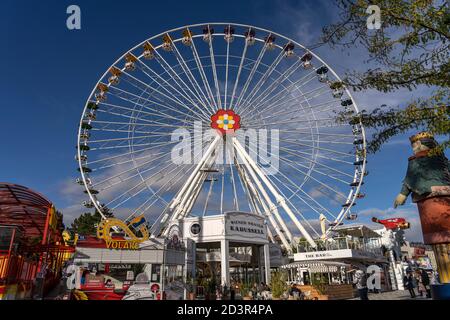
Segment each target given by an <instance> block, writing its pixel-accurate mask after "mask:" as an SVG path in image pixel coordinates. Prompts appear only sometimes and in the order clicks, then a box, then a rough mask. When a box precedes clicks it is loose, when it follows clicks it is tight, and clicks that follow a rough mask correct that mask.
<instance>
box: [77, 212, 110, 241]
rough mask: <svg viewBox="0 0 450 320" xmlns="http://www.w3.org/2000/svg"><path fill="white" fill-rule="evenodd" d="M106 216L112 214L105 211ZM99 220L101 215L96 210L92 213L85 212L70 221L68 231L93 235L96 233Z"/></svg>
mask: <svg viewBox="0 0 450 320" xmlns="http://www.w3.org/2000/svg"><path fill="white" fill-rule="evenodd" d="M106 216H107V217H112V214H110V213H109V212H107V213H106ZM101 220H102V216H101V215H100V213H99V212H98V210H95V212H94V213H90V212H85V213H83V214H82V215H81V216H79V217H78V218H76V219H75V220H74V221H73V222H72V224H71V228H70V229H71V230H70V231H71V232H72V233H78V234H79V235H84V236H93V235H95V234H96V233H97V225H98V223H99V222H100V221H101Z"/></svg>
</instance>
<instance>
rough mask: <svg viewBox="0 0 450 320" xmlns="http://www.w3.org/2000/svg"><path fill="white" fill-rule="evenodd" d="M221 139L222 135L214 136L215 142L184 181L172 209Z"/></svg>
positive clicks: (171, 206)
mask: <svg viewBox="0 0 450 320" xmlns="http://www.w3.org/2000/svg"><path fill="white" fill-rule="evenodd" d="M220 140H221V137H220V136H219V135H217V136H216V137H215V138H214V140H213V142H212V143H211V145H210V146H209V147H208V149H207V150H206V152H205V154H204V155H203V157H202V158H201V159H200V161H199V163H198V164H197V166H196V167H195V169H194V171H192V173H191V175H190V176H189V178H188V179H187V180H186V182H185V183H184V185H183V187H182V188H181V190H180V192H178V194H177V196H176V197H175V198H174V199H173V201H172V204H171V205H170V207H169V208H170V209H171V210H173V209H174V208H175V207H176V206H177V205H178V204H179V203H180V200H181V198H182V197H183V195H184V193H185V191H186V189H188V188H189V187H190V186H191V182H192V180H194V178H195V176H196V175H197V174H198V173H199V172H200V169H201V168H202V166H203V165H204V164H205V162H206V161H207V160H208V158H209V157H210V156H211V154H212V153H213V151H214V150H215V149H216V146H217V144H218V143H219V141H220Z"/></svg>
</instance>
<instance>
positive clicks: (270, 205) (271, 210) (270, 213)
mask: <svg viewBox="0 0 450 320" xmlns="http://www.w3.org/2000/svg"><path fill="white" fill-rule="evenodd" d="M233 139H235V138H233ZM234 141H236V140H234ZM236 151H237V152H238V154H239V155H240V156H241V158H242V159H243V161H244V165H245V166H246V168H247V170H248V172H249V173H250V175H251V177H252V178H253V180H254V182H255V183H256V187H257V188H258V189H259V190H260V192H261V194H262V196H263V197H264V199H265V201H266V202H267V204H268V205H267V206H266V205H264V208H265V209H267V211H266V214H267V217H268V218H269V221H270V223H271V224H272V226H273V227H274V228H275V230H276V231H277V234H278V235H279V236H280V239H281V242H282V243H283V245H284V246H285V248H286V250H288V251H289V252H291V251H292V246H291V244H290V243H289V242H288V241H287V239H286V237H285V235H284V232H286V233H287V234H288V235H290V232H289V230H288V229H287V226H286V227H285V230H284V232H283V231H282V230H281V229H280V227H279V226H278V223H277V222H276V220H275V218H274V217H273V214H275V215H277V216H279V214H278V210H277V207H276V206H275V204H274V203H273V202H272V201H271V200H270V197H269V195H268V194H267V192H266V190H264V187H263V186H262V184H261V182H260V181H259V179H258V177H257V175H256V173H255V172H254V170H253V169H252V167H251V166H250V164H249V163H248V162H247V161H246V159H244V157H243V155H242V151H241V150H239V149H236ZM248 182H250V183H251V181H248ZM279 220H280V219H279ZM289 240H291V239H289Z"/></svg>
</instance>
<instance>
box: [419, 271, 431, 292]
mask: <svg viewBox="0 0 450 320" xmlns="http://www.w3.org/2000/svg"><path fill="white" fill-rule="evenodd" d="M420 279H421V282H422V284H423V288H424V290H425V292H426V293H427V298H431V288H430V277H429V276H428V273H427V272H426V271H425V269H422V270H421V272H420Z"/></svg>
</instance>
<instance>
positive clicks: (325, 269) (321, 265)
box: [281, 261, 351, 273]
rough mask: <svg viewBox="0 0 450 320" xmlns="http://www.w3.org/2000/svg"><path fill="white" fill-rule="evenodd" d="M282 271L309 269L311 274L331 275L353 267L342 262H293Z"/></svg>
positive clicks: (283, 267)
mask: <svg viewBox="0 0 450 320" xmlns="http://www.w3.org/2000/svg"><path fill="white" fill-rule="evenodd" d="M281 268H282V269H298V268H303V269H308V270H309V272H311V273H330V272H339V271H340V269H341V268H345V269H350V268H351V266H350V265H349V264H346V263H342V262H334V261H311V262H308V261H305V262H292V263H289V264H286V265H284V266H281Z"/></svg>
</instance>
